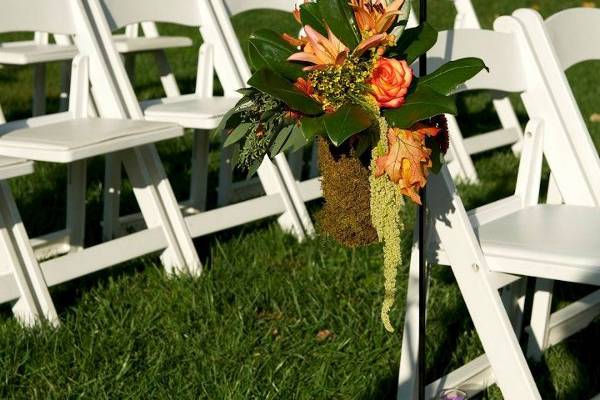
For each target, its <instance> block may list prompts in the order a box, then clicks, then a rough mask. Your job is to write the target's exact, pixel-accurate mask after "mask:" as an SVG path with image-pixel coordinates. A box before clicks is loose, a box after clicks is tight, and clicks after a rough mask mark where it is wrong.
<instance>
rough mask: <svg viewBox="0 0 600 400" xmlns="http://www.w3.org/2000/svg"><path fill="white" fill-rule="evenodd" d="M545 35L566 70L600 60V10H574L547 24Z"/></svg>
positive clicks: (552, 17) (559, 15) (552, 18)
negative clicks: (546, 33)
mask: <svg viewBox="0 0 600 400" xmlns="http://www.w3.org/2000/svg"><path fill="white" fill-rule="evenodd" d="M546 31H547V32H548V35H549V36H550V40H552V46H553V47H554V50H555V51H556V55H557V56H558V59H559V60H560V63H561V66H562V68H563V69H564V70H567V69H569V68H570V67H572V66H573V65H575V64H578V63H580V62H583V61H589V60H600V9H597V8H572V9H569V10H564V11H561V12H559V13H557V14H554V15H553V16H551V17H550V18H548V19H547V20H546Z"/></svg>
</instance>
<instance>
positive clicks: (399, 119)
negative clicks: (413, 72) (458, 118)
mask: <svg viewBox="0 0 600 400" xmlns="http://www.w3.org/2000/svg"><path fill="white" fill-rule="evenodd" d="M439 114H456V104H455V102H454V97H453V96H446V95H443V94H441V93H439V92H436V91H435V90H433V89H432V88H430V87H429V86H423V85H419V86H417V90H415V92H414V93H413V94H411V95H410V96H408V97H407V99H406V103H404V105H403V106H401V107H400V108H397V109H395V110H388V111H385V112H384V116H385V119H386V120H387V121H388V123H389V124H390V126H393V127H396V128H401V129H409V128H410V127H411V126H413V125H414V124H415V123H417V122H419V121H421V120H424V119H428V118H431V117H434V116H436V115H439Z"/></svg>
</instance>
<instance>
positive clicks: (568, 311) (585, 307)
mask: <svg viewBox="0 0 600 400" xmlns="http://www.w3.org/2000/svg"><path fill="white" fill-rule="evenodd" d="M599 313H600V292H599V291H596V292H594V293H592V294H590V295H588V296H586V297H584V298H582V299H580V300H578V301H576V302H574V303H571V304H569V305H568V306H566V307H565V308H563V309H561V310H559V311H557V312H555V313H554V314H552V316H551V317H550V324H549V332H548V339H547V341H548V342H547V344H548V346H554V345H555V344H558V343H560V342H562V341H563V340H565V339H566V338H568V337H570V336H572V335H573V334H575V333H577V332H579V331H580V330H582V329H584V328H585V327H587V326H588V325H589V324H590V323H591V322H592V321H593V320H594V319H595V318H596V317H597V316H598V314H599Z"/></svg>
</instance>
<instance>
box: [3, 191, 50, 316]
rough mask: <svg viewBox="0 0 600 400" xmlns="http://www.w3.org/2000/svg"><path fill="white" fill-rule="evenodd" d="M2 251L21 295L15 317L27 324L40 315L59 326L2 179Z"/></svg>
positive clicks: (37, 265)
mask: <svg viewBox="0 0 600 400" xmlns="http://www.w3.org/2000/svg"><path fill="white" fill-rule="evenodd" d="M0 253H2V255H3V257H2V259H3V260H4V261H5V262H6V263H7V264H8V266H9V267H10V269H11V272H12V273H13V276H14V278H15V281H16V283H17V286H18V288H19V292H20V294H21V296H20V298H19V300H17V302H16V303H15V305H14V306H13V312H14V313H15V316H16V317H17V318H18V319H19V320H21V321H22V322H23V323H25V324H26V325H32V324H34V323H35V322H36V321H38V320H39V319H40V318H44V319H46V320H47V321H48V322H50V323H51V324H52V325H55V326H56V325H58V323H59V319H58V315H57V313H56V309H55V308H54V304H53V303H52V298H51V297H50V293H49V291H48V287H47V286H46V282H45V280H44V277H43V275H42V271H41V270H40V266H39V264H38V262H37V260H36V258H35V256H34V254H33V249H32V248H31V244H30V242H29V237H28V236H27V232H26V231H25V227H24V226H23V221H22V220H21V216H20V215H19V211H18V209H17V205H16V204H15V201H14V198H13V197H12V193H11V191H10V187H9V186H8V183H7V182H6V181H2V182H0Z"/></svg>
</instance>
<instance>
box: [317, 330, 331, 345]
mask: <svg viewBox="0 0 600 400" xmlns="http://www.w3.org/2000/svg"><path fill="white" fill-rule="evenodd" d="M329 338H333V332H332V331H330V330H329V329H323V330H321V331H319V332H318V333H317V342H324V341H326V340H327V339H329Z"/></svg>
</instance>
